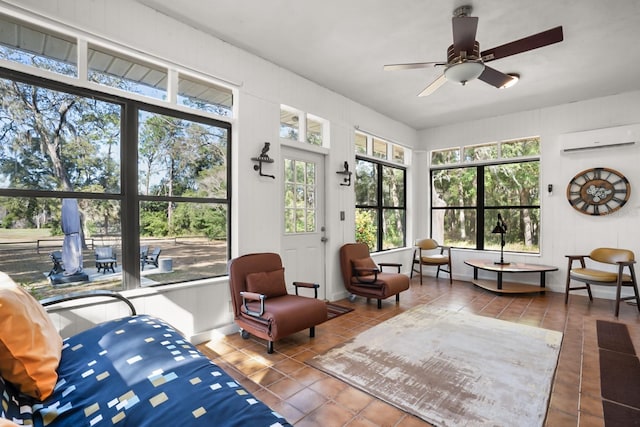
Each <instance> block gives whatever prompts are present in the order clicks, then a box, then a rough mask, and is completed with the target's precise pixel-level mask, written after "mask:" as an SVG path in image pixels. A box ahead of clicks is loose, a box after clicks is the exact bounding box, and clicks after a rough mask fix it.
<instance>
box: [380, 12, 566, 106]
mask: <svg viewBox="0 0 640 427" xmlns="http://www.w3.org/2000/svg"><path fill="white" fill-rule="evenodd" d="M470 14H471V6H462V7H459V8H457V9H456V10H455V11H454V12H453V18H452V19H451V22H452V26H453V44H452V45H451V46H449V48H448V49H447V62H414V63H409V64H389V65H385V66H384V69H385V70H410V69H415V68H431V67H445V69H444V72H443V73H442V74H441V75H440V76H439V77H438V78H437V79H435V80H434V81H433V82H431V84H429V86H427V87H426V88H425V89H424V90H423V91H422V92H420V93H419V94H418V96H427V95H430V94H432V93H433V92H435V91H436V90H437V89H438V88H439V87H440V86H442V85H443V84H444V83H446V82H447V81H453V82H456V83H461V84H462V85H465V84H466V83H467V82H468V81H471V80H474V79H476V78H477V79H480V80H482V81H483V82H485V83H488V84H490V85H492V86H495V87H497V88H502V87H506V86H509V84H510V83H514V82H515V81H517V76H514V75H509V74H504V73H502V72H500V71H498V70H496V69H495V68H491V67H488V66H487V65H485V64H486V63H487V62H490V61H494V60H496V59H500V58H505V57H507V56H511V55H516V54H518V53H522V52H527V51H529V50H533V49H537V48H539V47H544V46H548V45H550V44H554V43H558V42H561V41H562V40H563V34H562V27H561V26H560V27H555V28H552V29H550V30H547V31H543V32H541V33H538V34H534V35H531V36H529V37H525V38H522V39H519V40H515V41H512V42H510V43H506V44H503V45H501V46H498V47H494V48H493V49H488V50H485V51H483V52H480V44H479V43H478V42H477V41H476V30H477V29H478V18H477V17H472V16H469V15H470Z"/></svg>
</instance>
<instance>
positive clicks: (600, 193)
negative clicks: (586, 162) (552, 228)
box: [567, 168, 631, 215]
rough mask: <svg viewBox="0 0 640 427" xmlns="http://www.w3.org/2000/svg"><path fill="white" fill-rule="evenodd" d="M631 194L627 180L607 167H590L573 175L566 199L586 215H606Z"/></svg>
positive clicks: (623, 202)
mask: <svg viewBox="0 0 640 427" xmlns="http://www.w3.org/2000/svg"><path fill="white" fill-rule="evenodd" d="M630 194H631V184H629V180H627V178H625V177H624V175H622V174H621V173H620V172H618V171H615V170H613V169H609V168H591V169H587V170H584V171H582V172H580V173H579V174H577V175H576V176H574V177H573V179H572V180H571V181H570V182H569V185H568V186H567V199H568V200H569V203H570V204H571V206H573V208H574V209H575V210H577V211H578V212H580V213H583V214H586V215H607V214H610V213H613V212H615V211H617V210H618V209H620V208H621V207H622V206H624V204H625V203H627V200H629V196H630Z"/></svg>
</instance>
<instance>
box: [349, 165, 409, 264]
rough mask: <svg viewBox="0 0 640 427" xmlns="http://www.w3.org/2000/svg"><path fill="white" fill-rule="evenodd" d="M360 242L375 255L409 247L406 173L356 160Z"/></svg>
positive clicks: (389, 166) (357, 219)
mask: <svg viewBox="0 0 640 427" xmlns="http://www.w3.org/2000/svg"><path fill="white" fill-rule="evenodd" d="M355 175H356V177H355V192H356V241H357V242H361V243H366V244H367V245H368V246H369V250H370V251H372V252H377V251H384V250H388V249H394V248H400V247H404V246H405V242H406V236H405V230H406V170H405V168H403V167H399V166H392V165H390V164H386V163H382V162H380V161H375V160H371V159H365V158H357V159H356V173H355Z"/></svg>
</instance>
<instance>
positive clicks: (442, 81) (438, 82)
mask: <svg viewBox="0 0 640 427" xmlns="http://www.w3.org/2000/svg"><path fill="white" fill-rule="evenodd" d="M446 82H447V78H446V77H445V76H444V73H443V74H442V75H441V76H440V77H438V78H437V79H435V80H434V81H432V82H431V83H430V84H429V86H427V87H426V88H424V90H423V91H422V92H420V93H419V94H418V96H427V95H431V94H432V93H433V92H435V91H436V90H437V89H438V88H439V87H440V86H442V85H443V84H445V83H446Z"/></svg>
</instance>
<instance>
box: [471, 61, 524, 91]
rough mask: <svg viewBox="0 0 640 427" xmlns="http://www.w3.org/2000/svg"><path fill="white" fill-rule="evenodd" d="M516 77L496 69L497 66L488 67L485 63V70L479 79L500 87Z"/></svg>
mask: <svg viewBox="0 0 640 427" xmlns="http://www.w3.org/2000/svg"><path fill="white" fill-rule="evenodd" d="M514 78H515V77H511V76H509V75H507V74H504V73H503V72H500V71H498V70H496V69H495V68H491V67H487V66H486V65H485V67H484V71H483V72H482V74H480V76H479V77H478V79H480V80H482V81H483V82H485V83H489V84H490V85H491V86H495V87H497V88H498V89H500V88H501V87H503V86H504V85H506V84H507V83H509V82H510V81H511V80H513V79H514Z"/></svg>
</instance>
